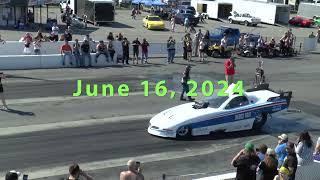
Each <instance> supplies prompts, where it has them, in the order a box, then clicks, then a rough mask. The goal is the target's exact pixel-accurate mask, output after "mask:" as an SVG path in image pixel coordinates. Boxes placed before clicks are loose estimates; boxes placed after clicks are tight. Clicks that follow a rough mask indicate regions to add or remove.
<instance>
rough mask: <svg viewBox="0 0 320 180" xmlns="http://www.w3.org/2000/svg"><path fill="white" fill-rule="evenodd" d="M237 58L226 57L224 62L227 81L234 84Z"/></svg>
mask: <svg viewBox="0 0 320 180" xmlns="http://www.w3.org/2000/svg"><path fill="white" fill-rule="evenodd" d="M234 62H235V58H234V57H231V58H229V59H226V60H225V62H224V73H225V77H226V81H227V82H228V84H232V83H233V81H234V74H235V63H234Z"/></svg>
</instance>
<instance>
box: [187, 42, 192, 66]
mask: <svg viewBox="0 0 320 180" xmlns="http://www.w3.org/2000/svg"><path fill="white" fill-rule="evenodd" d="M186 50H187V59H188V62H190V61H191V58H192V40H191V38H190V39H188V40H187V42H186Z"/></svg>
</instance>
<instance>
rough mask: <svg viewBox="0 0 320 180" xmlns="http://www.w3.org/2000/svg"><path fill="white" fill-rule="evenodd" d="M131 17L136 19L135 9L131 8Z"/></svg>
mask: <svg viewBox="0 0 320 180" xmlns="http://www.w3.org/2000/svg"><path fill="white" fill-rule="evenodd" d="M131 16H132V19H136V9H135V8H133V9H132V10H131Z"/></svg>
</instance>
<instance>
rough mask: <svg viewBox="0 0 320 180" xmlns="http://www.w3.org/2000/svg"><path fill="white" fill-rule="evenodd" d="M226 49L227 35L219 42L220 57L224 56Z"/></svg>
mask: <svg viewBox="0 0 320 180" xmlns="http://www.w3.org/2000/svg"><path fill="white" fill-rule="evenodd" d="M226 49H227V35H224V36H223V38H222V39H221V42H220V54H221V55H222V56H224V54H225V50H226Z"/></svg>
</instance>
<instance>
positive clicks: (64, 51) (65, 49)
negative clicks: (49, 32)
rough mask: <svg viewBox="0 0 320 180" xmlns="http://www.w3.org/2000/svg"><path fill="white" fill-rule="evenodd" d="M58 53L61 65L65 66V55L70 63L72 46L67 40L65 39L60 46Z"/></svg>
mask: <svg viewBox="0 0 320 180" xmlns="http://www.w3.org/2000/svg"><path fill="white" fill-rule="evenodd" d="M60 53H61V57H62V65H63V66H65V61H66V57H67V56H68V57H69V61H70V65H72V59H73V56H72V48H71V46H70V45H69V43H68V41H65V43H64V45H62V46H61V49H60Z"/></svg>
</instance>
